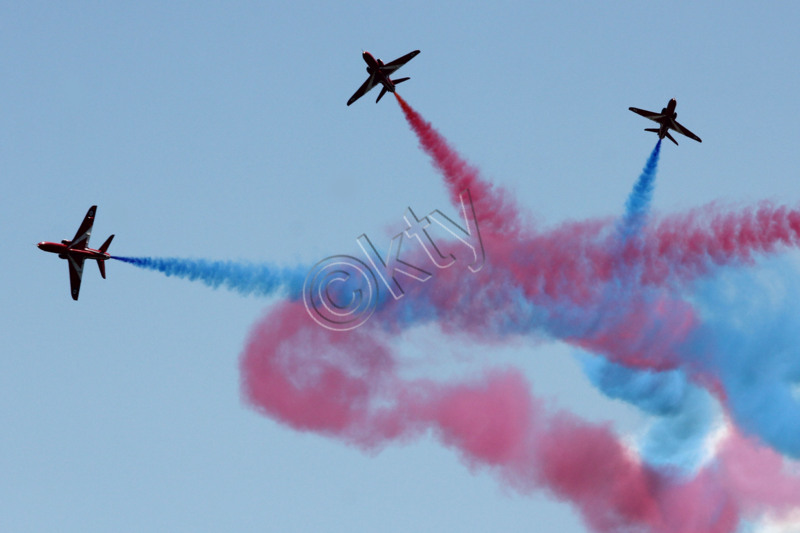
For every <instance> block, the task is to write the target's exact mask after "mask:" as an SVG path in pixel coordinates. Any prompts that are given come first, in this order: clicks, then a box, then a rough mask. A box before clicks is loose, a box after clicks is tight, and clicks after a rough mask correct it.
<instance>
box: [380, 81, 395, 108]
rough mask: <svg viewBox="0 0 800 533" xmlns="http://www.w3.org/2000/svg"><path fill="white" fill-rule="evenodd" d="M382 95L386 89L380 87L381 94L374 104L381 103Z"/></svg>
mask: <svg viewBox="0 0 800 533" xmlns="http://www.w3.org/2000/svg"><path fill="white" fill-rule="evenodd" d="M395 83H396V82H395ZM384 94H386V87H381V94H379V95H378V99H377V100H375V103H376V104H377V103H378V102H380V101H381V98H383V95H384Z"/></svg>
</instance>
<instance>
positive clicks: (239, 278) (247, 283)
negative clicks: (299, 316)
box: [112, 256, 308, 299]
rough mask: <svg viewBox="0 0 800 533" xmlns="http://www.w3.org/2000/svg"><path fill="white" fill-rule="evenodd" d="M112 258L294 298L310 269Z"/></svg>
mask: <svg viewBox="0 0 800 533" xmlns="http://www.w3.org/2000/svg"><path fill="white" fill-rule="evenodd" d="M112 259H117V260H118V261H123V262H125V263H129V264H131V265H135V266H137V267H139V268H144V269H147V270H154V271H156V272H161V273H162V274H164V275H166V276H174V277H177V278H183V279H188V280H189V281H200V282H201V283H203V284H205V285H207V286H209V287H211V288H213V289H216V288H219V287H222V288H225V289H228V290H231V291H234V292H238V293H239V294H243V295H255V296H274V295H285V296H288V297H289V298H292V299H297V298H299V296H300V295H301V294H302V290H303V280H304V279H305V275H306V273H307V271H308V269H307V268H305V267H302V266H297V267H292V268H278V267H275V266H272V265H267V264H260V265H257V264H250V263H242V262H236V261H209V260H207V259H179V258H172V257H117V256H112Z"/></svg>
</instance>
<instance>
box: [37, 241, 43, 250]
mask: <svg viewBox="0 0 800 533" xmlns="http://www.w3.org/2000/svg"><path fill="white" fill-rule="evenodd" d="M43 245H44V241H42V242H40V243H39V244H37V245H36V247H37V248H39V249H41V248H42V246H43Z"/></svg>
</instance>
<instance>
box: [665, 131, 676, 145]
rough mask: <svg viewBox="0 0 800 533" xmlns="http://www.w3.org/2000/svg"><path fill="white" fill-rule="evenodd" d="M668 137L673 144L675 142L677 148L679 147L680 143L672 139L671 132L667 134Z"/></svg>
mask: <svg viewBox="0 0 800 533" xmlns="http://www.w3.org/2000/svg"><path fill="white" fill-rule="evenodd" d="M666 136H667V138H668V139H669V140H670V141H672V142H674V143H675V146H677V145H678V141H676V140H675V139H674V138H673V137H672V135H670V134H669V132H666Z"/></svg>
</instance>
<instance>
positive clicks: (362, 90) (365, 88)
mask: <svg viewBox="0 0 800 533" xmlns="http://www.w3.org/2000/svg"><path fill="white" fill-rule="evenodd" d="M418 53H419V50H414V51H413V52H409V53H407V54H406V55H404V56H403V57H398V58H397V59H395V60H394V61H392V62H391V63H387V64H385V65H384V64H383V61H381V60H380V59H375V58H374V57H372V54H370V53H369V52H364V53H362V54H361V57H363V58H364V62H365V63H366V64H367V73H368V74H369V78H367V81H365V82H364V83H363V84H362V85H361V87H359V88H358V90H357V91H356V92H355V94H354V95H353V96H351V97H350V100H348V101H347V105H350V104H352V103H353V102H355V101H356V100H358V99H359V98H361V97H362V96H364V95H365V94H367V92H369V90H370V89H372V88H373V87H375V86H376V85H378V84H379V83H381V84H383V88H382V89H381V94H379V95H378V99H377V100H375V103H376V104H377V103H378V102H379V101H380V99H381V98H382V97H383V95H384V94H386V91H389V92H390V93H393V92H394V86H395V85H397V84H398V83H403V82H404V81H406V80H408V79H410V78H400V79H399V80H392V79H390V78H389V75H390V74H392V73H393V72H394V71H395V70H397V69H399V68H400V67H402V66H403V65H405V64H406V63H408V62H409V61H410V60H411V59H412V58H413V57H414V56H415V55H417V54H418Z"/></svg>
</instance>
